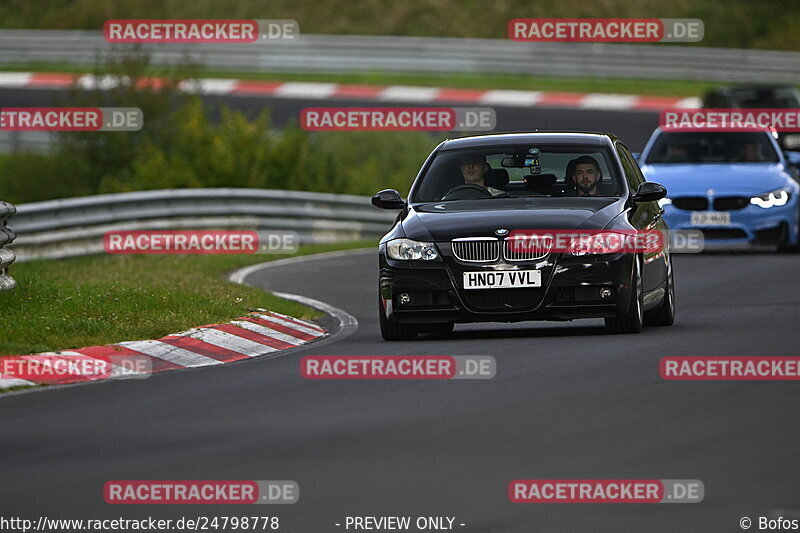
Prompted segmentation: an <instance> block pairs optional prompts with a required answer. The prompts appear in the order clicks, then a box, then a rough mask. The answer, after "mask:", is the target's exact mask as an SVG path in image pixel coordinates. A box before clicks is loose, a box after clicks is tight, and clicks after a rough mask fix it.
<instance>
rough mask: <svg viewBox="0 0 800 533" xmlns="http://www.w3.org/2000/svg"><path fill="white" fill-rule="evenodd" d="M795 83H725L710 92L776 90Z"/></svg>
mask: <svg viewBox="0 0 800 533" xmlns="http://www.w3.org/2000/svg"><path fill="white" fill-rule="evenodd" d="M793 87H794V85H792V84H791V83H785V84H780V83H760V84H758V83H753V84H746V85H724V86H722V87H716V88H714V89H712V90H711V91H709V92H735V91H774V90H777V89H791V88H793Z"/></svg>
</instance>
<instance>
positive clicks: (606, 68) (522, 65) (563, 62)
mask: <svg viewBox="0 0 800 533" xmlns="http://www.w3.org/2000/svg"><path fill="white" fill-rule="evenodd" d="M300 31H301V33H300V36H299V38H298V39H296V40H286V41H280V40H276V41H270V42H269V43H263V44H192V45H185V44H147V45H142V50H143V51H146V52H147V53H148V54H149V56H150V58H151V61H152V62H153V63H155V64H170V63H179V62H181V61H182V60H183V59H184V58H188V59H190V60H191V61H192V62H194V63H196V64H200V65H204V66H206V67H209V68H213V69H216V70H229V71H255V72H328V73H331V72H369V71H384V72H428V73H443V72H469V73H473V74H490V73H495V74H523V75H532V76H567V77H575V76H580V77H600V78H641V79H687V80H708V81H720V82H748V81H750V82H757V81H758V82H787V83H791V82H798V81H799V80H800V53H798V52H788V51H767V50H740V49H733V48H710V47H703V46H675V45H661V44H602V43H595V44H591V43H524V42H513V41H511V40H508V39H455V38H438V37H399V36H370V35H310V34H303V33H302V26H301V28H300ZM132 46H133V45H119V44H116V45H112V44H110V43H107V42H106V41H105V40H104V39H103V36H102V33H101V31H100V30H98V31H83V30H0V62H3V63H19V62H58V63H70V64H73V65H75V64H79V65H93V64H95V62H96V61H97V59H98V57H100V56H102V55H103V54H104V53H107V52H109V51H111V50H112V49H117V50H130V49H132ZM565 90H568V87H565Z"/></svg>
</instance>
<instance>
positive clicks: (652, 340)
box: [0, 250, 800, 533]
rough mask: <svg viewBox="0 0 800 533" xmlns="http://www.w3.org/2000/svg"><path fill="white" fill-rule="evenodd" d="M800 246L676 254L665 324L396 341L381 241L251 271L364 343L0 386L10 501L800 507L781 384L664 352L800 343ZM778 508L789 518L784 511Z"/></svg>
mask: <svg viewBox="0 0 800 533" xmlns="http://www.w3.org/2000/svg"><path fill="white" fill-rule="evenodd" d="M797 267H798V258H797V257H793V256H781V255H775V254H754V253H738V254H708V255H699V256H679V257H676V262H675V268H676V286H677V301H678V306H679V316H678V320H677V322H676V324H675V325H674V326H673V327H667V328H650V329H646V330H645V331H644V332H643V333H642V334H638V335H608V334H606V333H605V331H604V329H603V327H602V322H601V321H599V320H587V321H576V322H574V323H526V324H517V325H503V324H494V325H480V326H471V325H459V326H457V328H456V331H455V332H454V334H453V335H452V336H451V337H450V338H448V339H432V338H427V339H422V340H419V341H415V342H399V343H386V342H383V341H382V340H381V339H380V334H379V332H378V325H377V319H376V309H375V307H376V303H375V300H376V287H375V285H376V278H377V274H376V257H375V251H374V250H366V251H361V252H357V253H353V254H350V255H346V256H342V257H337V258H326V259H321V260H311V261H307V262H302V263H296V264H293V265H287V266H285V267H276V268H270V269H267V270H264V271H261V272H257V273H255V274H253V275H252V276H250V277H249V278H248V280H247V281H248V282H249V283H253V284H256V285H258V286H261V287H264V288H265V289H268V290H280V291H284V292H290V293H296V294H301V295H305V296H310V297H313V298H316V299H319V300H322V301H325V302H327V303H329V304H331V305H334V306H337V307H339V308H340V309H342V310H344V311H346V312H348V313H350V314H351V315H353V316H355V317H356V318H357V320H358V322H359V326H358V329H357V331H356V332H355V333H353V334H352V335H350V336H348V337H346V338H344V339H341V340H337V341H336V342H332V343H330V344H327V345H325V346H322V347H320V348H315V347H313V346H311V347H309V348H308V349H306V350H304V351H301V352H297V353H294V354H291V355H289V356H286V357H282V358H277V359H272V360H258V359H255V360H250V361H246V362H243V363H235V364H232V365H226V366H224V367H216V368H203V369H196V370H189V371H177V372H172V373H167V374H161V375H156V376H153V377H152V378H150V379H147V380H141V381H139V380H132V381H125V382H110V383H100V384H92V385H81V386H73V387H62V388H55V389H51V390H44V391H39V392H34V393H26V394H17V395H11V396H7V397H3V398H0V427H1V428H2V443H3V444H2V454H0V472H2V478H3V482H2V485H1V486H0V502H3V503H2V507H3V515H11V514H13V515H17V516H32V517H36V516H38V515H39V514H45V515H47V516H48V517H51V518H52V517H56V516H61V517H72V518H96V517H109V518H110V517H117V516H124V517H130V518H141V517H145V516H159V517H177V516H182V515H188V516H198V515H206V516H209V515H229V516H233V515H244V514H251V515H252V514H261V515H263V514H266V513H275V514H277V516H279V517H280V518H281V521H282V524H285V525H286V529H287V530H290V531H297V532H309V533H310V532H325V531H339V530H341V529H342V528H337V527H336V526H334V524H335V523H343V522H342V521H343V520H344V517H345V516H347V515H395V514H399V515H404V516H405V515H410V516H419V515H436V516H440V515H441V516H445V515H446V516H455V517H456V519H457V523H465V524H466V525H465V526H463V527H458V528H457V529H459V530H461V531H476V532H477V531H482V532H489V531H491V532H501V531H502V532H506V531H520V532H522V531H704V532H713V531H720V532H722V531H734V530H736V528H738V520H739V518H740V517H742V516H748V515H749V516H757V515H759V514H761V515H767V514H768V513H770V512H771V511H772V510H776V509H782V510H792V509H797V507H798V499H799V498H800V486H798V483H797V480H798V479H799V478H800V468H798V462H797V458H798V442H800V428H799V427H798V424H797V420H796V410H797V405H798V401H799V400H800V389H798V387H797V385H796V383H791V382H760V383H759V382H666V381H662V380H661V379H660V378H659V375H658V361H659V359H660V358H661V357H663V356H667V355H795V354H796V348H795V346H796V345H797V343H798V340H800V332H798V328H797V327H796V326H795V323H796V315H797V309H798V307H800V286H798V284H797V283H796V275H795V272H796V270H797ZM312 354H315V355H392V354H393V355H403V354H410V355H493V356H494V357H495V358H496V360H497V375H496V377H495V378H494V379H491V380H456V381H405V380H398V381H316V380H314V381H312V380H304V379H303V378H302V377H300V374H299V360H300V357H301V356H302V355H312ZM517 478H560V479H564V478H613V479H641V478H647V479H652V478H656V479H687V478H689V479H700V480H702V481H703V482H704V484H705V491H706V496H705V500H704V501H703V502H702V503H699V504H684V505H661V504H649V505H648V504H616V505H614V504H583V505H581V504H572V505H564V504H548V505H537V504H512V503H510V502H509V500H508V497H507V494H506V490H507V485H508V483H509V481H511V480H512V479H517ZM112 479H292V480H296V481H298V483H299V484H300V490H301V497H300V501H299V502H298V503H297V504H294V505H290V506H289V505H284V506H263V507H262V506H259V507H258V508H257V510H256V511H251V509H252V508H243V507H241V506H239V507H236V506H206V507H200V506H111V505H107V504H105V503H104V502H103V499H102V487H103V484H104V483H105V482H106V481H108V480H112ZM784 516H786V514H785V511H784Z"/></svg>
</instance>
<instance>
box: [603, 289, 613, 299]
mask: <svg viewBox="0 0 800 533" xmlns="http://www.w3.org/2000/svg"><path fill="white" fill-rule="evenodd" d="M613 295H614V291H613V290H611V288H610V287H602V288H601V289H600V298H602V299H603V300H608V299H609V298H611V297H612V296H613Z"/></svg>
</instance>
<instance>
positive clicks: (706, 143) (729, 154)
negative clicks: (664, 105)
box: [646, 132, 779, 165]
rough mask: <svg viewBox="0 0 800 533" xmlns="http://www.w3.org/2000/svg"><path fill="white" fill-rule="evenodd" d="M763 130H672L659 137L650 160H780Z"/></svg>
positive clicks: (665, 161) (726, 161) (684, 161)
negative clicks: (722, 131)
mask: <svg viewBox="0 0 800 533" xmlns="http://www.w3.org/2000/svg"><path fill="white" fill-rule="evenodd" d="M768 135H769V134H767V133H761V132H744V133H740V132H736V133H720V132H690V133H686V132H681V133H678V132H670V133H662V134H661V135H659V136H658V139H656V141H655V143H654V144H653V148H652V149H651V150H650V153H648V154H647V160H646V163H647V164H648V165H649V164H654V163H776V162H778V160H779V159H778V154H777V152H776V151H775V148H774V147H773V145H772V143H771V142H770V140H769V137H768Z"/></svg>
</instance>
